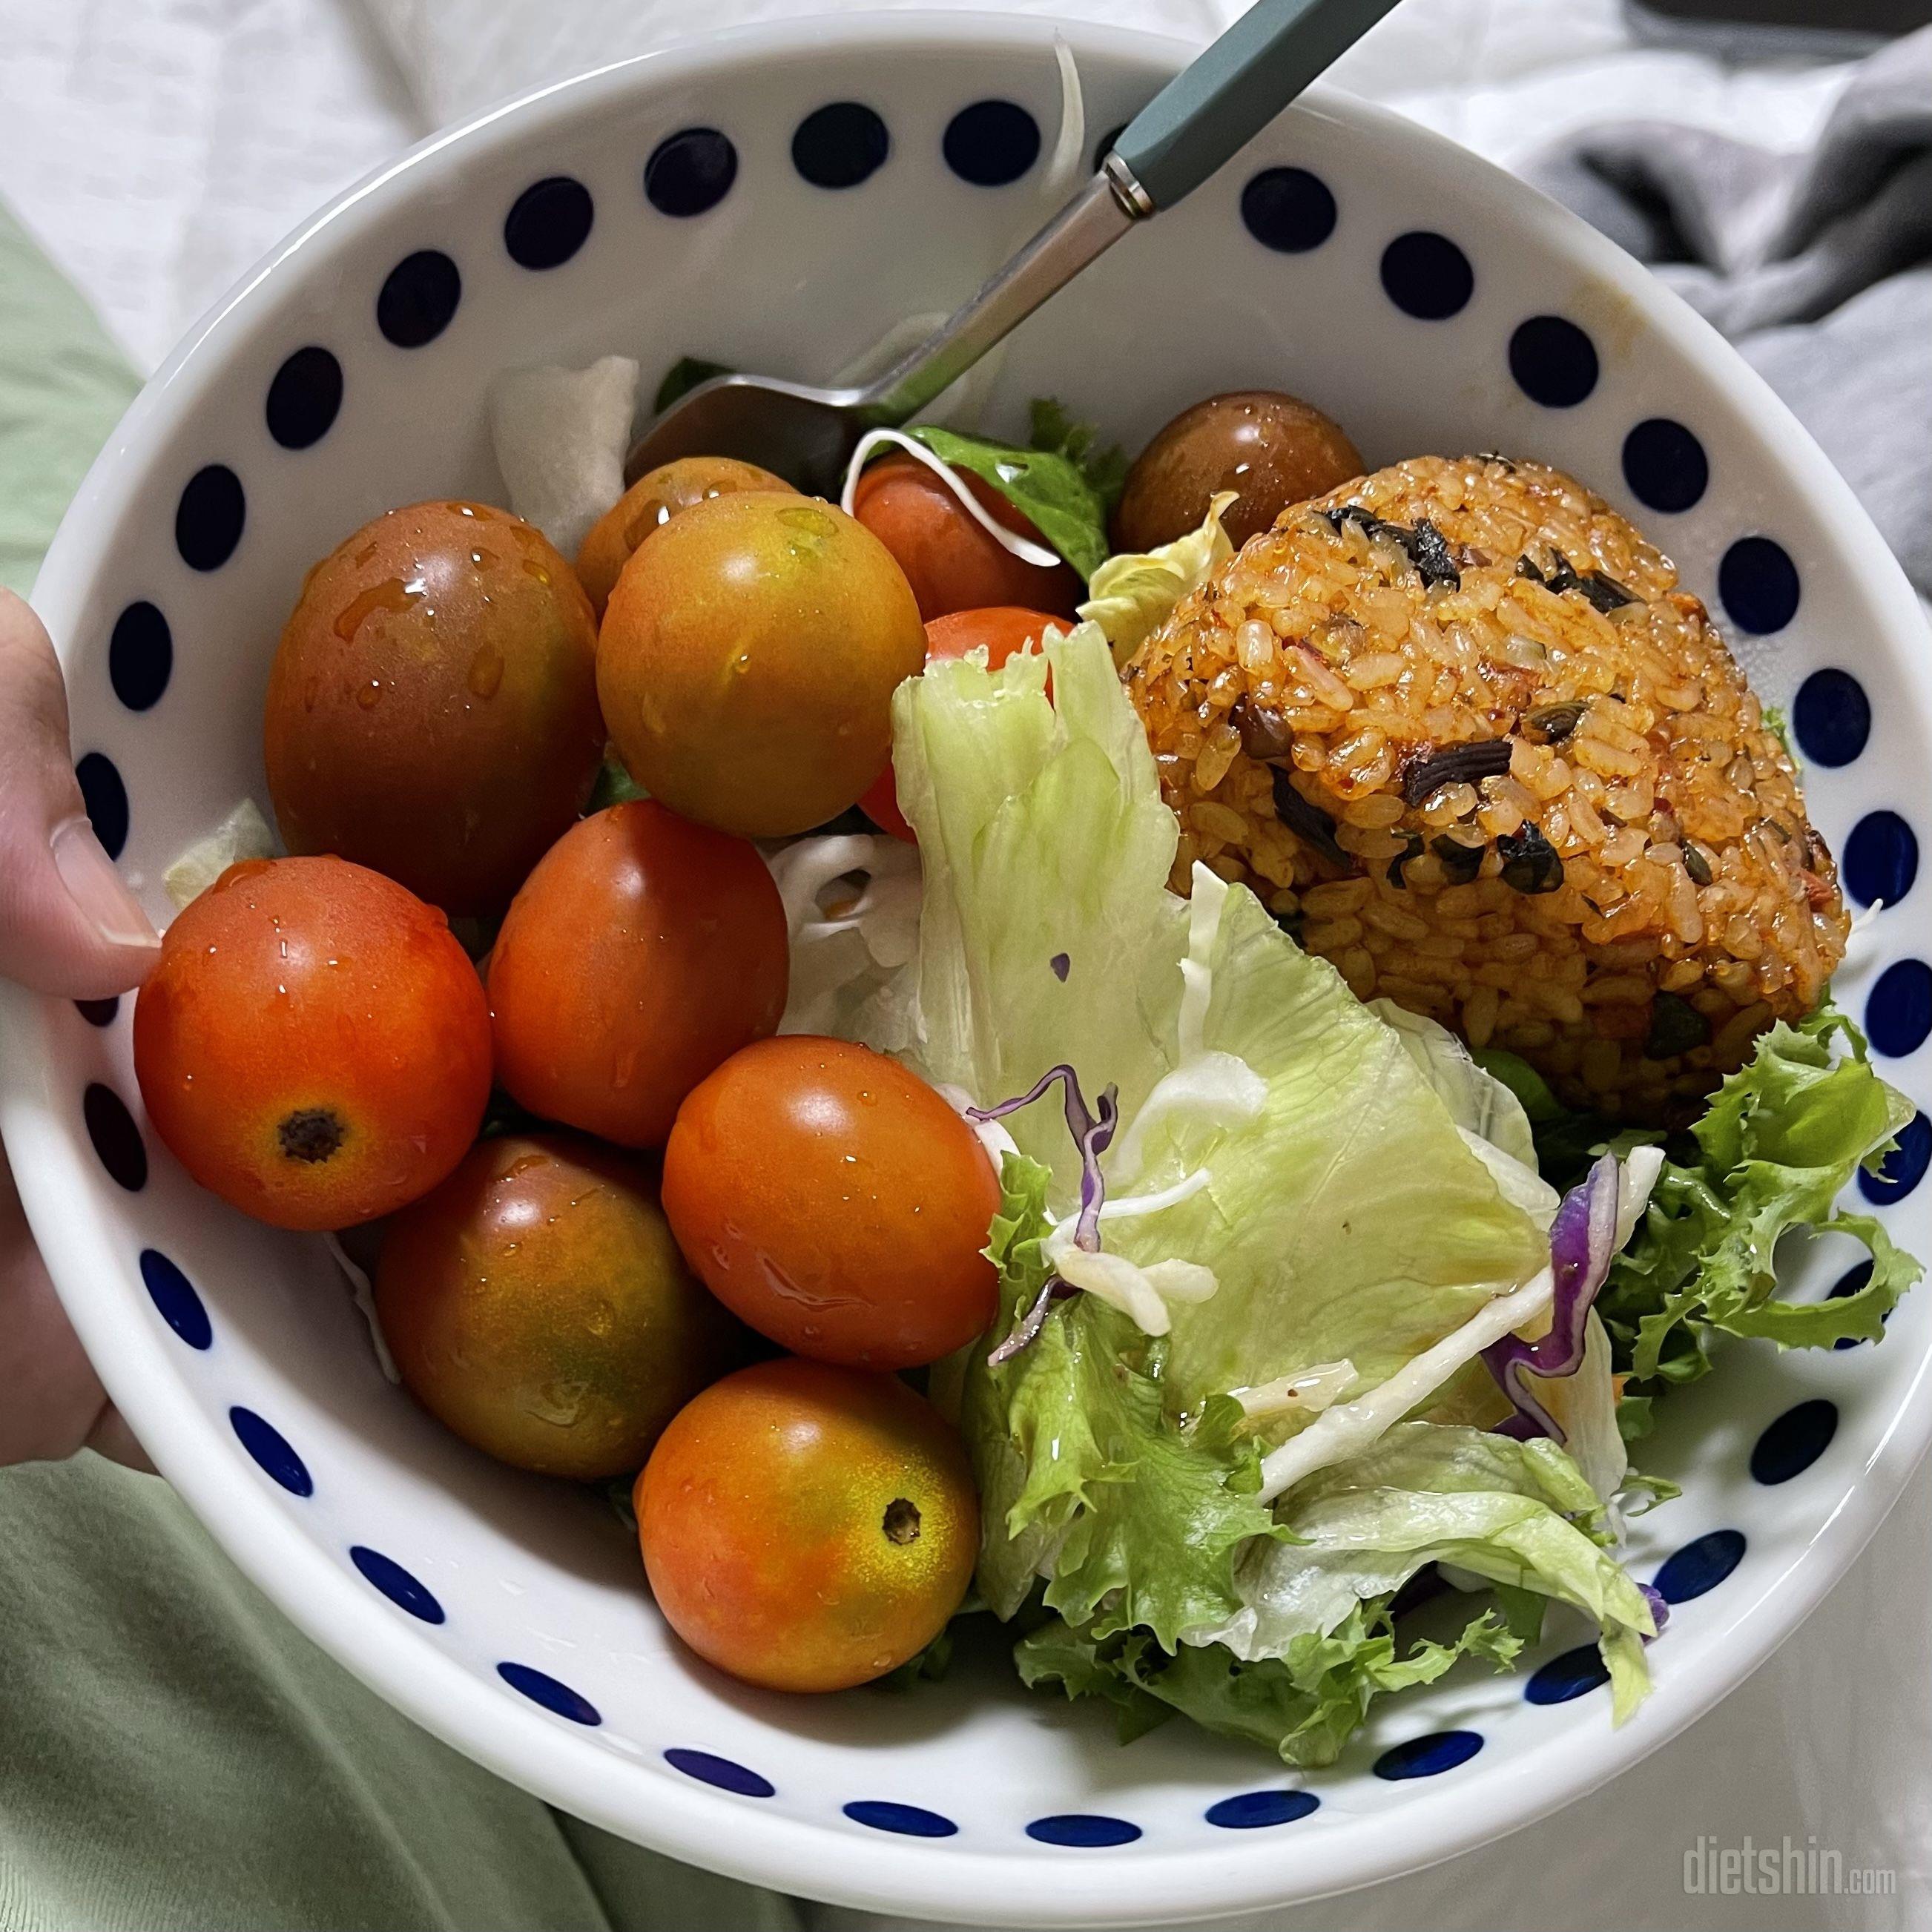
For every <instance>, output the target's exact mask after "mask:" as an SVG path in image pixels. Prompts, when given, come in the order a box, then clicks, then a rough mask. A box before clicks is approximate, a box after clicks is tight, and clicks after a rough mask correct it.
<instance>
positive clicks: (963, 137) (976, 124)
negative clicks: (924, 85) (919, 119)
mask: <svg viewBox="0 0 1932 1932" xmlns="http://www.w3.org/2000/svg"><path fill="white" fill-rule="evenodd" d="M940 148H941V152H942V153H944V155H945V157H946V165H947V166H948V167H949V168H950V169H952V170H953V172H954V173H955V174H956V175H958V176H959V178H960V179H961V180H962V181H971V183H972V184H973V185H974V187H1005V186H1006V185H1007V183H1008V182H1009V181H1018V180H1019V178H1020V176H1021V175H1023V174H1025V172H1026V171H1027V170H1028V169H1029V168H1030V167H1031V166H1033V164H1034V162H1035V161H1037V160H1039V159H1040V123H1039V122H1038V121H1036V120H1035V119H1034V118H1033V116H1032V115H1031V114H1029V113H1028V112H1027V111H1026V110H1025V108H1024V107H1021V106H1020V104H1019V102H1018V101H974V104H972V106H971V107H962V108H961V109H960V110H959V113H957V114H956V115H953V118H952V119H951V120H950V121H948V122H947V124H946V136H945V139H944V140H943V141H942V142H941V143H940Z"/></svg>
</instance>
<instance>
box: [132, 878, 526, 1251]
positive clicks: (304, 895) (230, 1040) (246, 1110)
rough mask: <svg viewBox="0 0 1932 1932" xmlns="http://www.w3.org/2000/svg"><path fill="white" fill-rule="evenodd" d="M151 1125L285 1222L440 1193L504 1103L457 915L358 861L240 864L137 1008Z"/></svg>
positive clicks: (208, 900) (356, 1213)
mask: <svg viewBox="0 0 1932 1932" xmlns="http://www.w3.org/2000/svg"><path fill="white" fill-rule="evenodd" d="M134 1073H135V1077H136V1079H138V1080H139V1082H140V1085H141V1097H142V1100H144V1101H145V1103H147V1109H148V1118H149V1119H150V1120H151V1121H153V1123H154V1130H155V1132H156V1133H158V1134H159V1135H160V1137H161V1139H162V1140H163V1142H165V1143H166V1145H167V1147H168V1148H169V1151H170V1152H172V1154H174V1156H175V1158H176V1159H177V1160H178V1161H179V1162H180V1163H181V1165H182V1166H184V1168H186V1169H187V1171H188V1172H189V1173H190V1174H191V1175H193V1177H194V1178H195V1179H196V1181H199V1182H200V1184H202V1187H205V1188H208V1189H209V1190H211V1192H213V1193H216V1194H218V1195H220V1197H221V1198H222V1199H223V1200H224V1201H226V1202H229V1204H230V1205H232V1206H234V1207H236V1208H240V1209H241V1210H242V1211H243V1212H244V1213H245V1214H252V1215H254V1217H255V1218H256V1219H257V1220H258V1221H267V1222H270V1223H273V1224H274V1225H275V1226H276V1227H278V1228H308V1229H317V1228H346V1227H348V1226H350V1225H351V1224H353V1223H356V1222H358V1221H368V1220H373V1219H374V1217H376V1216H377V1215H379V1214H392V1213H393V1212H394V1211H395V1210H396V1209H397V1208H401V1207H402V1206H403V1205H404V1204H405V1203H407V1202H411V1201H413V1200H415V1199H416V1197H417V1196H419V1195H421V1194H425V1193H428V1191H429V1190H430V1189H431V1188H432V1187H434V1186H435V1185H436V1184H437V1182H438V1181H440V1180H442V1179H443V1177H444V1176H445V1175H446V1174H448V1173H449V1172H450V1170H451V1169H452V1168H453V1167H455V1165H456V1164H457V1163H458V1161H459V1160H461V1159H462V1158H463V1152H464V1150H465V1149H466V1148H468V1146H469V1144H470V1142H472V1140H474V1139H475V1137H476V1130H477V1128H478V1127H479V1126H480V1125H481V1123H482V1119H483V1109H484V1106H485V1104H486V1103H487V1101H488V1100H489V1097H490V1010H489V1005H488V1003H487V1001H486V1000H485V998H484V993H483V987H482V983H481V981H480V980H478V978H477V977H476V969H475V967H473V966H472V965H471V964H470V963H469V959H468V957H467V956H466V954H465V953H464V952H463V949H462V947H460V946H459V945H458V944H457V943H456V941H455V939H454V938H452V937H451V935H450V931H449V922H448V921H447V920H446V919H445V918H444V917H443V914H442V913H440V912H439V911H437V910H436V909H435V908H434V907H432V906H427V905H425V904H423V902H422V901H421V900H420V899H418V898H413V897H412V896H411V895H410V894H409V893H408V892H405V891H404V889H403V888H402V887H401V886H399V885H398V884H396V883H395V882H394V880H389V879H386V878H384V877H383V876H382V875H381V874H380V873H377V872H371V871H368V870H366V869H365V868H364V867H362V866H361V865H350V863H349V862H348V861H347V859H333V858H328V857H318V858H305V859H247V860H245V861H244V862H242V864H240V865H231V866H229V868H228V869H227V871H225V872H223V874H222V875H221V876H220V878H218V879H217V880H215V882H214V884H213V885H211V886H209V888H208V890H207V891H206V892H203V893H202V895H201V896H200V897H199V898H197V899H196V900H195V901H193V904H190V906H188V907H187V909H186V910H184V911H183V912H182V913H181V916H180V917H179V918H178V919H176V920H175V922H174V923H173V925H172V926H169V928H168V931H167V936H166V938H165V939H163V941H162V942H161V956H160V962H159V963H158V964H157V965H156V967H155V968H154V972H153V974H151V976H150V977H149V978H148V982H147V983H146V984H145V986H143V987H142V989H141V995H140V998H139V1000H137V1001H136V1003H135V1007H134Z"/></svg>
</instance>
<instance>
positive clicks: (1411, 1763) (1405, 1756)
mask: <svg viewBox="0 0 1932 1932" xmlns="http://www.w3.org/2000/svg"><path fill="white" fill-rule="evenodd" d="M1482 1748H1483V1740H1482V1736H1481V1733H1479V1732H1476V1731H1432V1732H1430V1734H1429V1735H1428V1736H1427V1737H1423V1738H1411V1739H1409V1740H1408V1742H1406V1743H1405V1744H1399V1745H1391V1746H1390V1748H1388V1750H1387V1751H1384V1752H1383V1753H1382V1756H1381V1757H1379V1758H1377V1759H1376V1763H1375V1773H1376V1776H1377V1777H1378V1778H1389V1779H1391V1780H1396V1779H1400V1778H1436V1777H1439V1776H1440V1775H1441V1774H1442V1772H1445V1771H1454V1769H1456V1767H1457V1766H1458V1765H1459V1764H1467V1763H1469V1760H1470V1759H1472V1757H1475V1754H1477V1752H1478V1751H1481V1749H1482Z"/></svg>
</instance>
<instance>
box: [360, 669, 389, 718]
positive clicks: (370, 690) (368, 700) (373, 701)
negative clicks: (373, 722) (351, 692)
mask: <svg viewBox="0 0 1932 1932" xmlns="http://www.w3.org/2000/svg"><path fill="white" fill-rule="evenodd" d="M382 697H383V685H382V680H381V679H380V678H374V677H372V678H371V679H370V680H369V682H368V683H367V684H359V685H357V686H356V703H358V704H359V705H360V706H362V709H364V710H365V711H373V710H374V709H375V708H376V706H377V705H378V704H379V703H380V702H381V701H382Z"/></svg>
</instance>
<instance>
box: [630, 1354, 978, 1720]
mask: <svg viewBox="0 0 1932 1932" xmlns="http://www.w3.org/2000/svg"><path fill="white" fill-rule="evenodd" d="M634 1499H635V1502H636V1505H637V1540H638V1543H639V1544H640V1547H641V1548H642V1549H643V1556H644V1570H645V1574H646V1575H647V1576H648V1577H649V1579H650V1584H651V1590H652V1595H655V1597H656V1598H657V1601H658V1609H659V1610H661V1611H662V1612H663V1613H664V1620H665V1622H667V1623H668V1624H669V1625H670V1627H671V1628H672V1629H673V1630H674V1631H676V1633H677V1634H678V1635H679V1637H682V1639H683V1640H684V1641H685V1643H688V1645H689V1646H691V1649H693V1650H694V1651H696V1652H697V1654H698V1655H699V1656H700V1657H701V1658H703V1659H704V1660H705V1661H706V1662H707V1663H709V1664H715V1665H716V1666H717V1667H718V1669H719V1670H726V1671H729V1672H730V1674H731V1675H732V1676H734V1677H738V1678H742V1679H743V1680H744V1681H745V1682H746V1683H748V1684H759V1685H765V1686H766V1688H769V1689H772V1690H775V1691H844V1690H847V1689H849V1688H850V1687H851V1686H852V1685H855V1684H864V1683H867V1682H870V1681H871V1679H873V1678H875V1677H882V1676H884V1675H885V1673H886V1672H887V1671H889V1670H897V1669H898V1667H899V1666H900V1665H901V1664H904V1663H905V1662H907V1661H908V1660H909V1659H910V1658H914V1657H916V1656H917V1655H919V1652H921V1651H922V1650H923V1649H925V1648H926V1646H927V1645H928V1644H929V1643H931V1642H932V1640H933V1639H934V1638H935V1637H937V1636H938V1634H939V1633H940V1632H941V1631H942V1630H943V1629H944V1628H945V1627H946V1623H947V1619H948V1618H950V1616H952V1614H953V1612H954V1611H955V1610H957V1609H958V1608H959V1604H960V1601H961V1599H962V1598H963V1597H964V1596H965V1594H966V1586H967V1585H968V1583H971V1580H972V1577H973V1565H974V1560H975V1559H976V1558H977V1555H978V1552H979V1539H980V1527H979V1518H980V1511H979V1505H978V1503H977V1500H976V1499H975V1498H974V1491H973V1475H972V1471H971V1469H970V1468H969V1467H968V1464H967V1460H966V1452H965V1450H964V1449H963V1448H962V1447H961V1446H960V1442H959V1437H958V1436H956V1435H955V1434H954V1433H953V1431H952V1430H951V1429H950V1428H949V1427H947V1424H945V1423H944V1421H941V1418H940V1416H939V1414H938V1411H937V1410H935V1409H934V1408H933V1407H932V1405H931V1404H930V1403H928V1402H926V1400H924V1399H923V1398H922V1397H919V1396H917V1395H915V1394H913V1391H911V1390H910V1389H909V1388H907V1386H906V1385H905V1384H904V1382H900V1381H899V1380H898V1379H897V1378H896V1377H895V1376H878V1375H864V1374H861V1373H859V1372H858V1371H856V1370H852V1369H840V1368H833V1367H829V1366H828V1365H826V1364H824V1363H822V1362H802V1361H793V1360H786V1359H781V1360H779V1361H771V1362H760V1363H757V1364H754V1366H753V1367H750V1368H748V1369H740V1370H739V1371H738V1373H736V1375H733V1376H726V1377H725V1379H724V1380H723V1381H722V1382H714V1383H713V1384H712V1385H711V1387H710V1388H708V1389H706V1391H704V1393H703V1394H702V1395H700V1396H697V1397H694V1399H693V1400H691V1402H690V1403H688V1405H687V1406H685V1408H684V1409H682V1410H680V1411H679V1413H678V1415H677V1416H676V1418H675V1420H674V1421H673V1422H672V1423H671V1425H670V1427H669V1428H668V1429H667V1430H665V1431H664V1433H663V1435H662V1436H660V1437H659V1438H658V1446H657V1448H655V1450H654V1451H652V1454H651V1460H650V1461H649V1463H648V1464H646V1466H645V1469H644V1472H643V1475H641V1476H640V1477H639V1478H637V1488H636V1490H635V1493H634Z"/></svg>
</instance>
